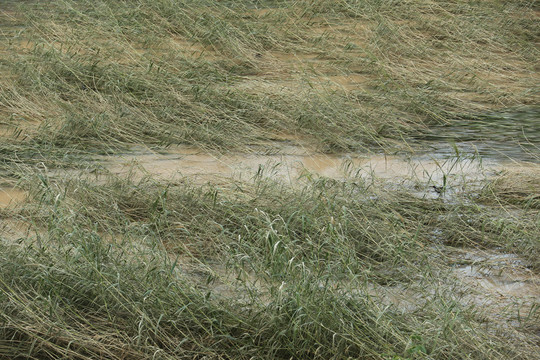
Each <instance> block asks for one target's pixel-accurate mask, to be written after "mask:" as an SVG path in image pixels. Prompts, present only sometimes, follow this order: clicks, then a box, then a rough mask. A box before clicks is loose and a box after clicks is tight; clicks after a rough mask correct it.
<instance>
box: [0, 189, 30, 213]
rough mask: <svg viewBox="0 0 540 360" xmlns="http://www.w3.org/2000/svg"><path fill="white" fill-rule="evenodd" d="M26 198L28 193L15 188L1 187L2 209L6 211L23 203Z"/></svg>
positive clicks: (0, 200)
mask: <svg viewBox="0 0 540 360" xmlns="http://www.w3.org/2000/svg"><path fill="white" fill-rule="evenodd" d="M26 196H27V194H26V191H23V190H20V189H16V188H13V187H6V186H0V209H5V208H7V207H9V206H13V205H15V204H18V203H21V202H23V201H24V200H25V199H26Z"/></svg>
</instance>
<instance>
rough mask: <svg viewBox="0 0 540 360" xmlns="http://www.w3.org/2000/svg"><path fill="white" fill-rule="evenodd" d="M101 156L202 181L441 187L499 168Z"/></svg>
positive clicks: (337, 158)
mask: <svg viewBox="0 0 540 360" xmlns="http://www.w3.org/2000/svg"><path fill="white" fill-rule="evenodd" d="M103 160H104V164H105V166H106V168H108V169H109V170H110V171H111V172H113V173H115V174H119V175H121V174H126V173H128V172H129V171H132V168H133V166H134V165H136V166H139V168H142V169H144V171H146V172H148V173H150V174H152V175H154V176H157V177H160V178H162V179H163V178H171V177H174V176H176V175H179V176H189V177H190V178H192V179H202V180H208V179H214V180H218V181H219V179H222V180H226V179H243V180H247V179H249V178H250V177H253V176H254V175H255V174H258V175H260V176H266V177H271V178H274V179H278V180H284V181H288V182H295V181H297V180H298V179H301V178H302V177H304V176H308V177H310V176H311V177H312V176H323V177H327V178H332V179H346V178H350V177H361V178H363V179H385V180H392V181H395V182H396V183H399V184H403V183H404V182H421V183H429V184H432V185H437V186H443V185H449V184H450V181H451V180H452V181H454V182H456V181H462V180H467V181H469V182H470V181H474V180H478V179H481V178H483V177H484V176H485V174H484V172H485V171H488V170H489V169H494V168H496V166H497V164H496V163H495V162H489V161H484V162H483V163H482V164H481V163H480V162H479V161H478V160H475V159H472V160H463V159H461V160H459V161H458V160H456V159H447V160H444V159H439V160H437V159H433V158H430V157H427V156H424V157H417V158H410V159H405V158H403V157H398V156H385V155H372V156H360V155H358V154H341V155H326V154H317V153H311V152H310V151H309V150H306V149H304V148H302V147H300V146H288V147H283V148H281V149H280V151H279V153H278V154H261V153H253V154H240V153H236V154H235V153H229V154H226V155H212V154H209V153H204V152H201V151H199V150H197V149H195V148H192V147H181V146H179V147H175V148H171V149H169V150H168V151H167V152H161V153H156V152H152V151H150V150H144V149H135V150H134V151H132V152H130V153H127V154H123V155H118V156H116V155H115V156H111V157H107V158H104V159H103Z"/></svg>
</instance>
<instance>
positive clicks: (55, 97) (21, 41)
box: [1, 0, 538, 151]
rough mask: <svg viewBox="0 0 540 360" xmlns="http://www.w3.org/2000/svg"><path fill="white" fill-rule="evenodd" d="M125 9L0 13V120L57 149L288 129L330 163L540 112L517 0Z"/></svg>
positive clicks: (57, 5) (528, 25)
mask: <svg viewBox="0 0 540 360" xmlns="http://www.w3.org/2000/svg"><path fill="white" fill-rule="evenodd" d="M132 5H133V4H129V3H126V2H111V1H104V0H101V1H98V2H95V1H92V2H87V1H82V2H81V1H77V2H74V1H67V0H65V1H64V0H62V1H53V2H49V3H47V5H46V6H45V5H41V6H37V5H36V4H34V5H32V6H30V5H24V4H22V5H21V8H20V9H25V10H26V14H25V17H23V15H22V13H17V12H16V11H15V10H14V11H13V12H10V13H8V16H7V18H8V19H10V20H11V22H13V23H18V22H22V23H23V24H25V26H24V28H23V29H21V30H20V31H18V32H16V33H14V34H13V35H11V34H12V33H11V32H6V35H5V36H6V38H7V40H8V45H7V47H6V48H5V50H4V55H3V58H4V60H3V61H2V72H3V73H4V74H6V76H5V77H4V79H3V80H2V87H3V88H5V89H8V91H5V92H3V94H2V109H1V110H2V112H3V113H5V114H16V115H17V116H18V117H21V118H25V119H26V120H27V121H32V122H33V123H34V124H35V125H34V126H38V127H39V129H40V131H39V132H38V133H37V134H36V135H35V136H32V139H33V140H34V141H36V142H38V143H47V144H50V143H52V144H55V145H56V146H77V147H82V148H88V147H99V146H113V147H118V146H122V145H125V144H133V143H136V144H139V143H145V144H147V145H156V144H158V145H159V144H161V145H164V144H170V143H183V144H198V145H206V146H211V147H215V148H221V149H230V148H242V147H245V146H246V145H249V144H250V143H253V142H254V141H257V140H260V139H268V138H271V134H275V133H276V132H277V133H282V132H288V133H293V134H297V135H300V136H305V137H308V138H310V139H312V140H313V141H314V142H315V143H316V144H317V145H318V146H319V148H321V149H323V150H326V151H337V150H358V149H366V148H367V147H370V146H374V145H375V146H386V147H388V146H390V145H392V144H394V145H395V142H396V141H400V140H401V139H402V137H403V136H406V135H409V134H412V133H416V132H419V131H422V129H423V128H424V126H425V124H431V123H434V122H435V123H440V122H448V121H451V120H452V119H455V118H456V117H462V116H470V115H471V114H476V113H479V112H485V111H487V110H494V109H497V108H500V107H501V106H517V105H522V104H534V103H535V102H536V101H537V99H536V98H535V96H534V92H531V91H530V90H531V89H532V88H534V86H533V85H532V83H531V81H534V78H535V75H534V59H536V58H537V56H534V55H535V54H537V53H538V50H537V49H536V48H535V47H534V46H532V45H531V44H532V43H534V41H533V39H535V38H536V36H537V35H536V32H535V26H534V24H535V21H534V15H531V12H530V11H529V5H530V4H529V3H528V2H526V1H525V2H512V3H505V4H502V3H499V2H496V1H491V2H487V3H484V2H482V3H475V4H467V5H464V4H462V3H461V2H447V3H445V4H433V3H431V2H429V1H419V2H414V3H407V4H406V5H405V4H401V5H398V4H395V3H393V2H380V1H374V2H371V1H368V2H349V1H343V2H337V3H336V2H327V1H325V2H318V3H317V4H315V3H313V2H310V1H302V2H294V3H291V2H281V3H279V4H278V5H276V4H274V5H273V6H268V7H267V4H265V3H257V4H254V3H252V2H234V3H229V2H212V1H210V2H199V1H197V2H192V1H173V2H169V1H167V2H165V1H159V2H154V1H152V2H150V1H139V2H137V6H132ZM494 6H495V7H494ZM501 12H504V13H506V14H507V16H505V17H500V16H499V15H500V13H501ZM17 21H18V22H17ZM510 74H511V77H510ZM233 129H234V130H233Z"/></svg>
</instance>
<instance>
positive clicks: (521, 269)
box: [452, 249, 540, 326]
mask: <svg viewBox="0 0 540 360" xmlns="http://www.w3.org/2000/svg"><path fill="white" fill-rule="evenodd" d="M453 252H454V253H453V254H452V256H454V255H455V260H456V262H455V264H454V265H453V273H454V275H455V276H457V278H458V279H460V280H461V281H462V282H463V283H464V284H465V285H466V286H467V288H468V290H467V291H466V293H465V297H464V300H465V301H466V302H467V303H469V304H472V305H476V306H480V307H482V308H485V306H488V307H487V308H486V309H489V310H488V312H487V313H485V314H484V315H486V316H487V317H489V318H491V319H492V320H495V321H497V320H502V321H503V322H504V323H506V324H507V325H512V326H520V325H521V322H522V320H523V319H524V318H527V317H528V315H529V314H532V313H533V312H534V311H535V309H536V308H537V307H538V306H540V275H538V274H537V273H535V272H534V271H532V270H531V269H529V268H528V266H527V263H526V261H525V260H523V259H521V258H520V257H519V256H517V255H515V254H506V253H500V252H496V251H481V250H474V249H463V250H457V249H455V250H453ZM522 318H523V319H522Z"/></svg>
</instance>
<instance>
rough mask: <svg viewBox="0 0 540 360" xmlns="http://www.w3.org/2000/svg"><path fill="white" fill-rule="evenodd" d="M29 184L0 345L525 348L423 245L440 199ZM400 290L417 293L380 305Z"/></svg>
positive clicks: (279, 352) (298, 354)
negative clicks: (28, 224)
mask: <svg viewBox="0 0 540 360" xmlns="http://www.w3.org/2000/svg"><path fill="white" fill-rule="evenodd" d="M27 184H29V185H30V184H35V182H34V181H30V182H28V183H27ZM33 186H34V185H33ZM30 193H31V194H32V196H34V197H35V199H36V200H38V199H39V202H33V203H32V202H31V203H30V204H27V205H26V206H24V207H22V208H19V209H18V210H17V209H14V210H13V211H15V213H12V215H11V216H16V217H18V218H19V219H24V220H26V221H28V220H30V219H32V221H33V222H34V223H35V224H36V225H37V228H36V229H35V235H32V236H31V235H29V236H27V237H24V238H21V239H20V240H19V243H18V244H14V243H13V242H11V243H9V242H3V243H2V259H1V261H2V266H1V267H0V269H1V271H2V277H1V278H2V282H1V283H0V286H1V287H2V290H3V292H2V294H3V295H2V296H3V301H2V304H3V306H2V308H1V310H0V311H1V318H2V319H3V322H2V327H1V328H0V333H1V334H2V339H4V340H3V344H4V346H2V347H0V349H2V350H1V351H3V353H2V354H3V355H4V356H14V355H15V354H17V355H20V354H27V355H28V356H29V357H34V358H55V357H58V356H69V357H79V358H83V359H84V358H92V357H95V356H98V357H102V358H111V359H116V358H118V359H119V358H122V357H125V356H133V357H140V358H147V357H148V358H149V357H152V356H159V357H161V358H194V357H195V358H197V357H201V358H202V357H207V358H251V357H253V356H255V357H257V356H259V357H264V358H276V359H289V358H299V359H300V358H307V357H309V358H315V359H328V358H335V359H340V358H344V359H345V358H349V357H354V358H358V357H360V358H387V357H390V358H392V357H402V358H414V357H430V358H437V359H438V358H440V359H442V358H459V357H460V356H461V355H462V354H464V353H468V354H470V356H471V357H473V358H497V357H502V356H512V357H518V358H533V355H532V354H533V353H534V343H533V342H534V340H533V338H530V337H529V338H528V337H527V335H525V334H526V333H524V332H521V331H518V330H513V329H508V328H504V327H499V325H497V324H496V323H491V325H489V326H487V327H486V324H483V323H482V322H481V317H479V316H478V315H477V314H476V313H475V308H474V307H471V306H470V305H467V303H466V302H464V301H463V298H462V297H461V296H462V295H460V293H461V291H459V290H456V289H459V288H460V287H461V286H463V285H462V284H460V283H459V282H458V280H457V279H456V278H454V277H453V275H452V274H451V272H449V269H448V267H447V265H445V263H444V260H443V261H441V259H440V257H439V256H438V255H437V251H436V250H430V246H433V245H434V243H433V241H434V240H433V238H432V236H431V235H430V234H431V233H432V230H433V229H434V227H433V226H436V225H433V224H435V221H433V219H435V218H437V217H439V216H440V214H444V213H445V212H450V211H452V209H453V206H452V205H448V206H441V204H437V202H436V201H434V202H433V201H424V202H413V201H411V198H409V197H408V195H406V194H402V195H400V196H401V197H400V198H397V199H396V197H395V195H396V194H394V196H393V197H392V198H390V197H388V198H387V197H385V196H384V195H383V194H376V193H375V194H373V193H371V190H367V189H365V188H363V187H361V186H360V187H359V185H358V184H357V183H356V184H355V185H353V184H347V183H333V182H327V181H324V182H322V183H321V182H316V183H313V184H312V185H306V187H305V188H296V189H294V188H289V187H287V186H285V187H284V186H283V185H282V184H276V183H273V182H268V181H267V180H260V179H259V180H256V181H255V183H254V184H248V183H244V184H237V186H236V190H232V189H228V190H223V189H219V188H215V187H200V186H189V185H186V184H177V185H172V184H170V183H169V184H160V183H157V182H154V181H150V180H143V181H135V182H132V181H129V180H122V179H118V178H111V179H109V180H108V181H107V182H105V183H102V184H101V185H99V186H98V185H95V184H92V183H88V182H86V180H84V179H81V180H79V181H77V180H75V179H68V180H67V181H66V182H57V181H50V182H48V183H44V182H42V183H41V185H39V186H34V189H33V190H32V189H30ZM373 195H378V199H377V200H376V201H374V200H370V198H372V197H373ZM31 204H33V205H32V206H30V205H31ZM299 204H301V206H298V205H299ZM429 206H435V207H436V208H438V210H436V209H435V208H433V209H432V210H433V211H432V212H427V213H426V212H425V208H426V207H429ZM73 209H78V210H77V212H76V213H75V212H74V211H73ZM392 213H394V214H396V216H394V217H392V216H388V214H392ZM15 214H16V215H15ZM397 214H399V216H398V215H397ZM430 216H431V217H432V220H429V219H427V217H430ZM430 224H431V225H430ZM430 226H431V227H430ZM471 231H472V230H471ZM475 231H482V230H481V229H475ZM485 234H486V236H488V237H490V236H491V235H490V233H489V232H485ZM441 276H443V277H441ZM442 278H445V279H446V280H445V281H443V282H441V279H442ZM377 289H378V290H377ZM404 289H416V291H418V292H417V293H416V294H417V295H419V294H422V295H421V297H420V298H418V299H416V300H415V301H414V302H412V303H402V302H399V301H396V300H395V298H394V296H397V295H396V293H399V292H401V291H407V290H404ZM420 289H423V290H420ZM378 291H384V292H383V293H384V294H386V295H385V296H386V298H385V297H384V296H382V295H381V294H380V293H379V292H378ZM392 294H393V295H392ZM406 304H408V306H412V307H408V306H406ZM530 322H531V323H534V320H533V319H531V320H530ZM30 324H34V325H33V326H29V325H30ZM104 334H107V336H104ZM518 339H519V340H518ZM464 340H465V341H464ZM156 354H158V355H156ZM262 354H264V355H262Z"/></svg>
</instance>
